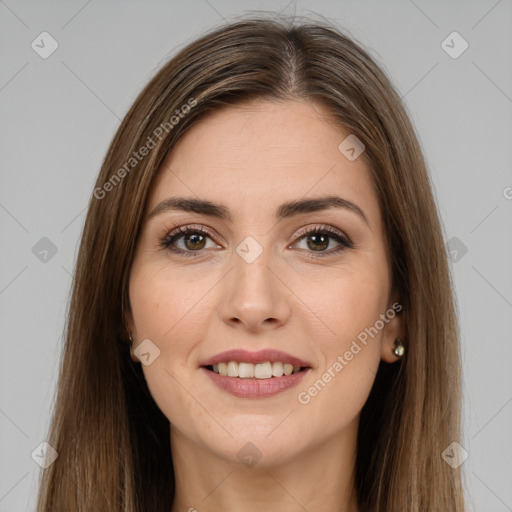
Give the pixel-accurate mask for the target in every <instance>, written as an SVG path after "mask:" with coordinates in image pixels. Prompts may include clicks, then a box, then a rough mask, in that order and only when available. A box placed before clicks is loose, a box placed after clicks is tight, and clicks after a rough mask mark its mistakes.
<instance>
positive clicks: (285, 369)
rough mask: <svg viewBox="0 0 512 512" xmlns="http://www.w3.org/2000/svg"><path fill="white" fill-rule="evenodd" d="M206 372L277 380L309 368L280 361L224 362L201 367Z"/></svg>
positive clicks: (226, 375) (242, 377)
mask: <svg viewBox="0 0 512 512" xmlns="http://www.w3.org/2000/svg"><path fill="white" fill-rule="evenodd" d="M203 368H206V369H207V370H209V371H211V372H214V373H216V374H218V375H222V376H223V377H233V378H238V379H261V380H263V379H277V378H280V377H283V376H284V375H286V376H287V375H294V374H296V373H299V372H303V371H306V370H308V369H309V368H310V366H300V365H296V366H294V365H292V364H291V363H283V362H282V361H273V362H272V361H265V362H264V363H257V364H253V363H245V362H238V361H226V362H222V363H218V364H213V365H206V366H203Z"/></svg>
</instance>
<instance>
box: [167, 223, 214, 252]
mask: <svg viewBox="0 0 512 512" xmlns="http://www.w3.org/2000/svg"><path fill="white" fill-rule="evenodd" d="M208 240H210V241H212V243H213V240H212V237H211V235H210V234H209V233H208V232H207V231H206V230H205V229H204V228H201V227H192V226H186V227H179V228H176V229H174V230H173V231H171V232H170V233H169V234H168V235H166V236H165V237H164V238H163V239H162V240H161V242H160V244H161V246H162V247H163V248H164V249H167V250H168V251H170V252H173V253H177V254H178V255H179V256H199V255H201V254H202V251H203V249H206V248H207V247H206V244H207V242H208ZM180 244H181V245H182V246H181V247H180V246H179V245H180ZM213 246H214V247H216V248H220V246H218V245H216V244H213ZM195 253H197V254H195Z"/></svg>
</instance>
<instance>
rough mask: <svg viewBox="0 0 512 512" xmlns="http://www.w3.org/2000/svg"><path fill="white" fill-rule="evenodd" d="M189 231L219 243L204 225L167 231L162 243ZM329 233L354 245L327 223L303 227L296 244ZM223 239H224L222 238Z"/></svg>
mask: <svg viewBox="0 0 512 512" xmlns="http://www.w3.org/2000/svg"><path fill="white" fill-rule="evenodd" d="M187 231H190V232H194V231H198V232H200V233H202V234H204V235H207V236H208V237H210V238H211V239H212V241H214V242H215V243H217V241H216V235H215V234H214V233H212V230H211V228H209V227H207V226H205V225H203V224H197V223H194V224H186V225H183V226H177V227H175V228H172V229H171V230H169V231H167V232H166V233H165V235H164V236H163V238H162V241H164V240H166V239H167V238H168V237H171V236H172V237H177V239H180V238H182V237H183V236H185V235H186V234H187ZM324 231H325V232H327V233H328V234H329V236H331V237H334V236H339V237H340V238H342V239H344V240H345V241H346V242H347V243H348V244H353V242H352V239H351V237H349V236H348V235H347V234H346V233H345V232H344V231H343V230H341V229H339V228H336V227H334V226H330V225H328V224H325V223H318V224H313V225H308V226H303V227H302V228H300V229H298V230H296V231H295V232H294V234H293V238H294V243H295V242H296V241H297V239H301V238H304V236H307V235H308V234H310V233H312V232H313V233H315V232H324ZM220 238H222V237H220Z"/></svg>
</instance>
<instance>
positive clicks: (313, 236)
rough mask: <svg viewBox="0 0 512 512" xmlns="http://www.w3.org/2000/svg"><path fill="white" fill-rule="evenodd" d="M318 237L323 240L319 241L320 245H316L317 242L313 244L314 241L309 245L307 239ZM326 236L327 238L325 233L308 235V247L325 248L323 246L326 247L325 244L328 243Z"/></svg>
mask: <svg viewBox="0 0 512 512" xmlns="http://www.w3.org/2000/svg"><path fill="white" fill-rule="evenodd" d="M318 238H320V239H322V240H323V242H321V245H317V244H315V243H313V245H311V244H310V243H309V241H310V240H314V239H315V240H316V239H318ZM328 238H329V237H327V236H325V235H310V236H309V240H308V246H309V248H310V249H319V248H320V249H325V248H327V246H328V245H329V241H328Z"/></svg>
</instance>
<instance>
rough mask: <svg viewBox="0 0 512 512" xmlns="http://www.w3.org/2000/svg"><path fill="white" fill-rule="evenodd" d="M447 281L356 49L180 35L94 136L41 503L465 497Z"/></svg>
mask: <svg viewBox="0 0 512 512" xmlns="http://www.w3.org/2000/svg"><path fill="white" fill-rule="evenodd" d="M459 430H460V362H459V341H458V329H457V323H456V315H455V307H454V298H453V293H452V284H451V281H450V275H449V271H448V267H447V260H446V255H445V252H444V248H443V237H442V230H441V226H440V221H439V217H438V213H437V208H436V204H435V201H434V197H433V192H432V187H431V184H430V182H429V178H428V174H427V171H426V165H425V161H424V158H423V155H422V152H421V149H420V145H419V143H418V140H417V137H416V135H415V132H414V129H413V127H412V125H411V122H410V120H409V118H408V116H407V113H406V111H405V108H404V106H403V105H402V103H401V101H400V98H399V96H398V95H397V93H396V92H395V90H394V89H393V87H392V85H391V83H390V81H389V79H388V78H387V77H386V75H385V74H384V72H383V71H382V70H381V69H380V68H379V67H378V65H377V64H376V63H375V62H374V61H373V60H372V58H371V57H370V56H369V54H368V53H367V52H366V51H365V50H364V49H363V48H362V47H361V45H359V44H358V43H356V42H355V41H354V40H353V39H352V38H350V37H348V36H346V35H344V34H342V33H340V32H339V31H338V30H336V29H335V28H334V27H330V26H327V25H326V24H317V23H304V24H294V23H292V22H281V21H277V20H269V19H263V18H258V19H257V18H251V19H246V20H242V21H238V22H236V23H232V24H229V25H227V26H224V27H222V28H220V29H217V30H215V31H213V32H211V33H209V34H207V35H206V36H204V37H202V38H201V39H199V40H197V41H195V42H193V43H192V44H190V45H188V46H187V47H186V48H184V49H183V50H182V51H181V52H180V53H179V54H178V55H176V56H175V57H174V58H173V59H172V60H170V61H169V62H168V63H167V64H166V65H164V66H163V68H162V69H161V70H160V71H159V72H158V73H157V74H156V76H155V77H154V78H153V79H152V80H151V81H150V82H149V84H148V85H147V86H146V87H145V89H144V90H143V91H142V92H141V93H140V95H139V96H138V98H137V99H136V101H135V103H134V105H133V106H132V108H131V109H130V111H129V112H128V114H127V115H126V117H125V118H124V120H123V122H122V124H121V126H120V127H119V129H118V131H117V133H116V135H115V137H114V140H113V141H112V143H111V146H110V148H109V150H108V153H107V156H106V158H105V161H104V163H103V166H102V169H101V172H100V174H99V177H98V179H97V182H96V186H95V189H94V192H93V197H92V198H91V202H90V204H89V210H88V214H87V219H86V223H85V228H84V232H83V236H82V241H81V246H80V252H79V255H78V261H77V268H76V275H75V281H74V286H73V295H72V301H71V305H70V311H69V320H68V325H67V340H66V344H65V350H64V354H63V359H62V367H61V374H60V378H59V385H58V396H57V399H56V404H55V410H54V416H53V419H52V424H51V431H50V434H49V439H48V442H49V444H50V445H51V446H52V447H53V448H54V449H55V450H56V451H57V452H58V457H57V459H56V460H55V462H53V464H51V465H50V466H49V467H48V468H47V469H46V470H45V472H44V474H43V476H42V482H41V491H40V497H39V504H38V507H39V508H38V510H39V511H40V512H43V511H54V510H55V511H57V510H73V511H81V510H108V511H116V510H118V511H167V512H168V511H171V512H177V511H178V510H198V511H212V510H223V511H229V510H235V509H236V510H241V509H243V510H244V511H253V510H262V509H266V510H280V511H283V510H284V511H292V510H293V511H295V510H309V511H320V510H326V511H327V510H329V511H332V510H339V511H346V512H349V511H350V512H354V511H359V512H362V511H382V512H384V511H386V512H388V511H389V512H391V511H393V512H399V511H404V512H405V511H407V512H413V511H414V512H420V511H421V512H425V511H434V510H436V511H437V510H450V511H455V512H461V511H463V510H464V498H463V488H462V484H461V480H462V478H461V472H460V467H452V466H454V465H449V464H447V463H446V462H445V460H444V459H443V457H442V456H441V455H442V453H443V451H444V450H445V449H446V448H447V447H448V446H449V445H450V444H451V443H453V442H457V441H458V440H459V439H460V432H459Z"/></svg>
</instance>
